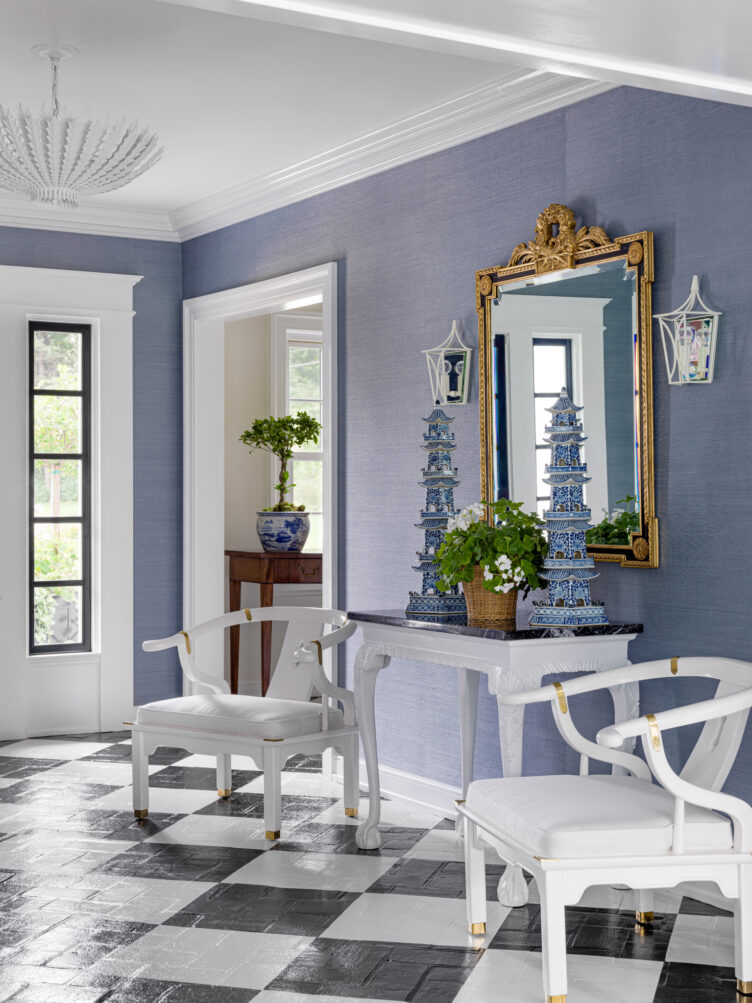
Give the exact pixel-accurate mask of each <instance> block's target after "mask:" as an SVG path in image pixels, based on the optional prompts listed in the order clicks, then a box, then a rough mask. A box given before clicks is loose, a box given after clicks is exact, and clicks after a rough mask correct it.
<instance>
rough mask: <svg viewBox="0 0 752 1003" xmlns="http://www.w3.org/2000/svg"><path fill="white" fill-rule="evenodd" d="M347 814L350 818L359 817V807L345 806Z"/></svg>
mask: <svg viewBox="0 0 752 1003" xmlns="http://www.w3.org/2000/svg"><path fill="white" fill-rule="evenodd" d="M345 815H347V817H348V818H357V817H358V809H357V808H345Z"/></svg>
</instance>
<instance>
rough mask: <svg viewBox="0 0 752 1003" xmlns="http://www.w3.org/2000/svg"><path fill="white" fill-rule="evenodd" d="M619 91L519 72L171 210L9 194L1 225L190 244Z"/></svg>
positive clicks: (0, 206)
mask: <svg viewBox="0 0 752 1003" xmlns="http://www.w3.org/2000/svg"><path fill="white" fill-rule="evenodd" d="M613 86H614V85H613V84H609V83H603V82H601V81H597V80H585V79H582V78H579V77H573V76H563V75H560V74H558V73H549V72H546V71H543V70H535V69H534V70H521V69H515V70H512V71H507V72H506V73H504V74H503V75H502V76H500V77H499V79H498V80H496V81H494V82H493V83H492V84H487V85H486V86H484V87H479V88H477V89H475V90H473V91H470V92H469V93H466V94H462V95H460V96H459V97H456V98H452V99H451V100H449V101H444V102H442V103H441V104H438V105H436V106H434V107H432V108H428V109H426V110H425V111H422V112H418V113H417V114H415V115H411V116H409V117H408V118H406V119H403V120H401V121H399V122H396V123H394V124H392V125H389V126H386V127H384V128H381V129H376V130H374V131H373V132H370V133H366V134H364V135H363V136H358V137H357V138H356V139H353V140H350V141H349V142H346V143H342V144H341V145H340V146H337V147H334V148H332V149H329V150H325V151H324V152H323V153H320V154H318V155H317V156H315V157H310V158H308V159H306V160H303V161H300V162H299V163H297V164H290V165H288V166H287V167H285V168H282V169H281V170H278V171H273V172H271V173H269V174H266V175H262V176H261V177H255V178H249V179H248V180H247V181H244V182H243V183H242V184H239V185H236V186H234V187H233V188H228V189H226V190H225V191H221V192H216V193H214V194H212V195H208V196H206V197H205V198H201V199H197V200H196V201H195V202H191V203H189V204H188V205H185V206H182V207H181V208H179V209H175V210H172V211H170V212H164V211H160V210H148V209H124V208H119V207H114V206H107V205H102V204H101V203H98V202H97V201H96V200H94V201H91V202H85V203H82V204H81V205H80V206H79V208H77V209H75V210H72V211H66V212H61V211H59V210H58V211H55V210H48V209H43V208H41V207H40V206H39V205H38V204H36V203H33V202H30V201H28V200H27V199H25V198H23V197H22V196H13V195H10V194H2V195H0V226H18V227H24V228H32V229H43V230H58V231H61V230H62V231H66V232H69V233H90V234H101V235H102V236H109V237H133V238H139V239H143V240H168V241H178V240H179V241H183V240H190V239H191V238H192V237H198V236H200V235H202V234H204V233H210V232H212V231H213V230H218V229H220V228H221V227H224V226H229V225H230V224H232V223H239V222H241V221H242V220H246V219H252V218H253V217H254V216H259V215H261V214H262V213H265V212H270V211H271V210H272V209H279V208H281V207H282V206H286V205H292V204H293V203H295V202H300V201H301V200H302V199H306V198H310V197H311V196H313V195H319V194H321V193H322V192H327V191H331V190H332V189H334V188H338V187H339V186H340V185H345V184H349V183H350V182H351V181H357V180H359V179H361V178H366V177H370V176H371V175H373V174H378V173H379V172H381V171H386V170H389V169H390V168H392V167H397V166H399V165H400V164H406V163H409V162H410V161H413V160H419V159H420V158H421V157H425V156H428V155H429V154H432V153H437V152H439V151H440V150H446V149H449V148H450V147H452V146H459V145H460V144H461V143H465V142H468V141H469V140H471V139H477V138H478V137H479V136H485V135H487V134H488V133H491V132H496V131H497V130H499V129H505V128H507V127H508V126H510V125H516V124H517V123H519V122H524V121H526V120H527V119H531V118H535V117H537V116H538V115H544V114H546V113H547V112H550V111H554V110H556V109H557V108H565V107H567V106H568V105H571V104H575V103H576V102H578V101H583V100H585V99H586V98H590V97H595V96H596V95H598V94H604V93H605V92H606V91H609V90H611V89H612V88H613Z"/></svg>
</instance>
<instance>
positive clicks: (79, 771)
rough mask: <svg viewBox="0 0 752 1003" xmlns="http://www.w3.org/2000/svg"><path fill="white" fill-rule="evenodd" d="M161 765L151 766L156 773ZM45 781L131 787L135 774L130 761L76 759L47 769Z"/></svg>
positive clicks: (151, 770) (151, 771) (150, 770)
mask: <svg viewBox="0 0 752 1003" xmlns="http://www.w3.org/2000/svg"><path fill="white" fill-rule="evenodd" d="M160 769H162V767H160V766H150V767H149V773H150V774H151V773H156V772H157V771H158V770H160ZM45 781H52V782H55V781H60V782H62V783H77V784H82V783H89V784H109V785H110V786H112V787H130V785H131V783H132V782H133V774H132V771H131V766H130V763H113V762H109V761H106V760H94V759H74V760H70V761H68V762H65V763H62V764H61V765H60V766H53V768H52V769H51V770H47V772H46V775H45Z"/></svg>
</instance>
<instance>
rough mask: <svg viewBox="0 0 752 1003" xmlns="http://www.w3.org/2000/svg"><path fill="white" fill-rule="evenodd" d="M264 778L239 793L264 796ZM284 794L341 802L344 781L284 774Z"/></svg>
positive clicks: (240, 789) (303, 774)
mask: <svg viewBox="0 0 752 1003" xmlns="http://www.w3.org/2000/svg"><path fill="white" fill-rule="evenodd" d="M263 791H264V777H263V775H261V776H258V777H256V778H254V779H253V780H251V781H250V783H247V784H245V785H244V786H243V787H239V788H238V792H239V793H251V794H263ZM282 793H283V794H295V795H301V796H308V797H325V798H331V799H333V800H340V799H341V797H342V781H341V780H337V779H336V778H333V779H329V778H328V777H322V776H321V774H320V773H291V772H284V771H283V773H282Z"/></svg>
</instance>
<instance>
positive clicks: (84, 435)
mask: <svg viewBox="0 0 752 1003" xmlns="http://www.w3.org/2000/svg"><path fill="white" fill-rule="evenodd" d="M90 440H91V325H89V324H63V323H45V322H41V321H32V322H30V323H29V652H30V654H49V653H52V652H59V651H90V650H91V636H92V632H91V470H90V451H91V442H90Z"/></svg>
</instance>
